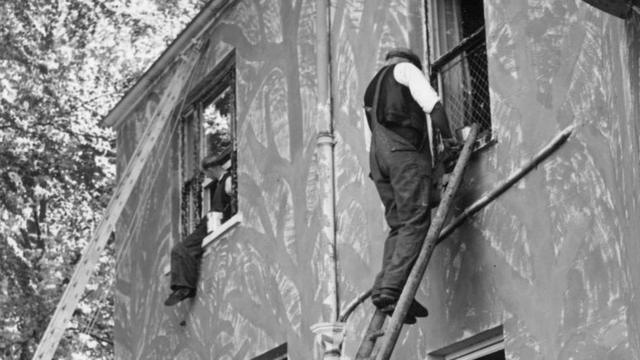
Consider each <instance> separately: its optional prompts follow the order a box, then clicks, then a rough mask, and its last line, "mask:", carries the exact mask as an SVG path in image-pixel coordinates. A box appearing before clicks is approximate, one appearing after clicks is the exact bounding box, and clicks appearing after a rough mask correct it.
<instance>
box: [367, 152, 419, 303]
mask: <svg viewBox="0 0 640 360" xmlns="http://www.w3.org/2000/svg"><path fill="white" fill-rule="evenodd" d="M389 157H390V159H389V162H388V163H389V166H390V171H389V174H390V180H391V181H390V183H391V187H392V188H393V194H394V203H395V206H396V212H397V217H398V220H399V222H400V223H401V224H402V226H400V228H399V229H398V232H397V235H396V236H395V242H396V244H395V248H394V251H393V256H392V258H391V260H390V262H389V264H388V266H387V267H386V269H385V274H384V278H383V279H382V280H381V284H380V286H381V289H382V291H383V292H384V291H389V292H390V293H397V294H398V295H399V294H400V292H402V288H403V287H404V284H405V282H406V280H407V277H408V276H409V273H410V272H411V267H412V266H413V264H414V263H415V261H416V259H417V257H418V254H419V253H420V248H421V246H422V243H423V241H424V238H425V236H426V234H427V231H428V230H429V225H430V215H431V213H430V206H429V190H430V184H431V179H430V177H429V165H430V164H427V159H426V157H425V156H424V154H421V153H419V152H416V151H398V152H391V153H390V154H389Z"/></svg>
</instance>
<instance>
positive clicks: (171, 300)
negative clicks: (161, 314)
mask: <svg viewBox="0 0 640 360" xmlns="http://www.w3.org/2000/svg"><path fill="white" fill-rule="evenodd" d="M194 296H196V292H195V290H194V289H190V288H187V287H181V288H177V289H175V290H173V292H171V294H170V295H169V297H168V298H167V300H165V301H164V305H165V306H173V305H175V304H177V303H179V302H180V301H182V300H184V299H186V298H192V297H194Z"/></svg>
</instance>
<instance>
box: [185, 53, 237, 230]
mask: <svg viewBox="0 0 640 360" xmlns="http://www.w3.org/2000/svg"><path fill="white" fill-rule="evenodd" d="M234 68H235V67H234V61H233V56H232V55H231V56H229V57H228V58H227V59H226V60H224V61H223V62H222V65H220V66H219V67H218V68H217V69H214V70H213V71H212V72H211V73H210V74H209V75H208V76H206V77H205V78H204V79H203V80H202V81H201V82H200V84H199V85H197V86H196V87H195V88H194V90H193V91H191V93H190V94H189V95H188V99H189V103H188V104H187V106H185V109H186V110H185V112H184V113H183V114H182V126H181V129H182V131H181V142H180V144H181V149H182V151H181V153H182V154H181V159H182V169H181V171H182V174H181V175H182V233H183V235H185V236H186V235H187V234H189V233H191V232H192V231H193V230H194V229H195V226H196V225H197V223H198V222H199V221H200V220H201V219H203V218H204V217H206V218H207V222H208V229H209V231H215V230H216V228H217V227H219V226H220V225H222V224H223V223H224V222H226V221H227V220H229V218H231V217H232V216H233V215H235V214H236V213H237V212H238V176H237V155H236V149H237V146H236V106H235V71H234ZM204 159H207V160H210V159H215V165H214V166H216V167H219V170H216V171H213V172H212V171H209V172H208V174H209V175H207V172H205V171H204V169H203V167H202V161H203V160H204ZM211 167H213V166H210V168H211ZM213 173H215V175H211V174H213Z"/></svg>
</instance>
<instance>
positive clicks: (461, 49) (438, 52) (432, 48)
mask: <svg viewBox="0 0 640 360" xmlns="http://www.w3.org/2000/svg"><path fill="white" fill-rule="evenodd" d="M425 2H426V4H427V5H426V7H425V9H426V13H427V14H426V15H427V16H426V19H427V21H426V25H427V33H428V36H427V39H428V43H427V49H428V50H427V52H428V55H429V60H430V61H429V79H430V81H431V84H432V85H433V86H434V88H435V89H436V90H437V91H438V92H439V93H440V96H441V98H442V103H443V105H444V106H445V108H446V107H447V104H446V102H447V98H446V97H447V94H446V92H445V91H444V80H443V71H442V70H443V68H445V67H446V66H447V65H449V64H451V63H452V62H454V61H455V59H456V58H458V57H460V56H464V54H465V53H466V51H470V52H473V51H475V50H476V47H477V46H484V47H485V49H484V50H485V54H486V46H487V45H486V31H485V28H486V19H484V22H483V25H482V26H480V27H479V28H478V29H476V30H475V31H474V32H473V33H472V34H471V35H469V36H467V37H462V34H459V35H457V37H459V38H460V39H459V40H458V42H457V44H456V45H454V46H452V47H451V48H450V49H449V50H446V51H443V50H442V48H443V44H442V42H441V36H440V34H441V32H442V31H443V30H445V28H444V26H445V24H443V22H442V20H441V19H438V14H439V13H440V12H441V10H442V9H441V6H442V3H443V0H425ZM482 3H483V6H484V0H483V1H482ZM483 15H484V14H483ZM483 18H484V17H483ZM455 21H456V24H460V22H461V19H456V20H455ZM485 57H486V60H487V64H486V68H485V72H486V74H487V94H486V98H487V104H488V106H489V109H488V114H489V116H488V121H489V123H488V126H487V127H486V128H485V129H482V125H481V131H480V133H479V134H478V138H477V139H476V143H475V145H474V151H477V150H480V149H484V148H486V147H488V146H490V145H492V144H495V143H496V141H497V140H496V136H495V131H494V130H493V121H492V118H491V108H490V106H491V104H490V103H491V94H490V91H489V84H488V81H489V78H488V76H489V74H488V57H487V56H486V55H485ZM467 66H468V65H467ZM465 71H469V69H468V68H467V69H465ZM448 115H449V118H450V120H451V114H448ZM451 130H452V131H455V130H457V129H453V128H452V129H451ZM458 136H460V135H458Z"/></svg>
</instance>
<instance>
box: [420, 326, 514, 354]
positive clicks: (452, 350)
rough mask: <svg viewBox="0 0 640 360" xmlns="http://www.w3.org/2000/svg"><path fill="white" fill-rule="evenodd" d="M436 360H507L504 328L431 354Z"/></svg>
mask: <svg viewBox="0 0 640 360" xmlns="http://www.w3.org/2000/svg"><path fill="white" fill-rule="evenodd" d="M429 355H430V357H429V359H434V360H505V358H506V357H505V353H504V335H503V330H502V326H499V327H496V328H493V329H490V330H487V331H484V332H481V333H479V334H476V335H475V336H472V337H470V338H468V339H465V340H462V341H460V342H457V343H455V344H451V345H449V346H447V347H445V348H443V349H440V350H438V351H434V352H432V353H430V354H429Z"/></svg>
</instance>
